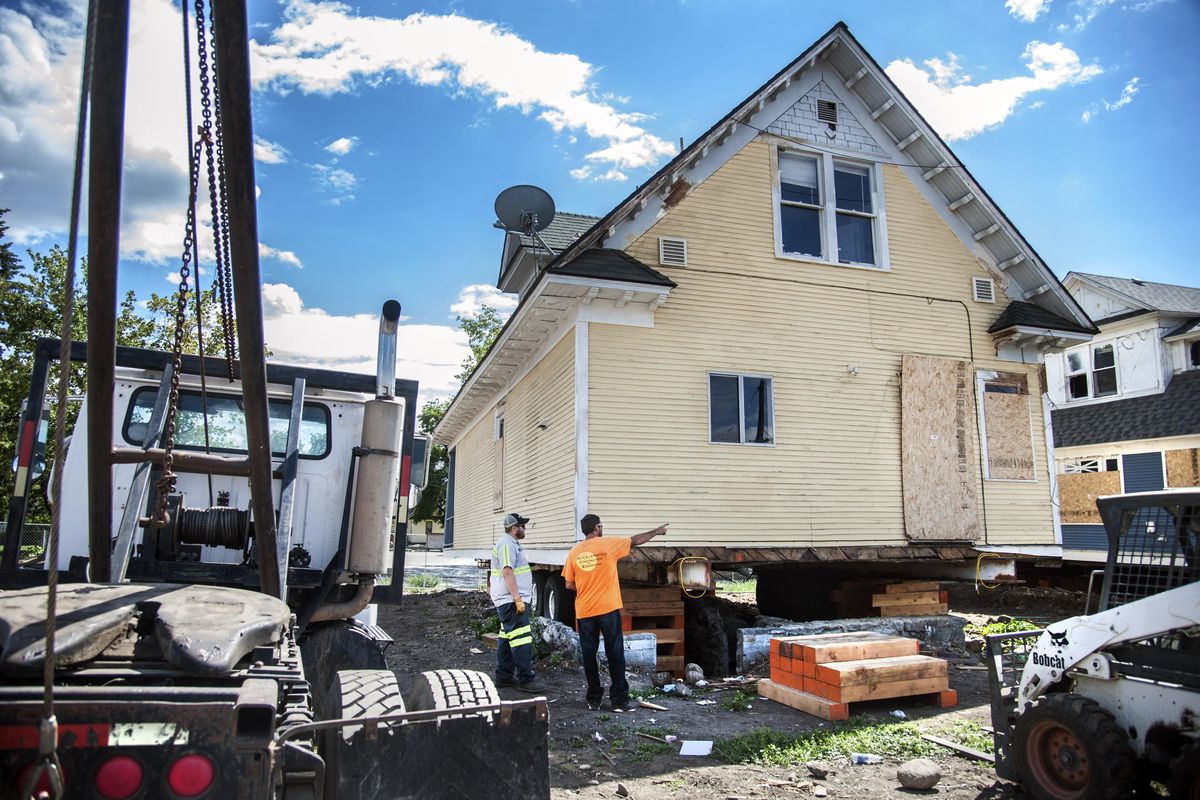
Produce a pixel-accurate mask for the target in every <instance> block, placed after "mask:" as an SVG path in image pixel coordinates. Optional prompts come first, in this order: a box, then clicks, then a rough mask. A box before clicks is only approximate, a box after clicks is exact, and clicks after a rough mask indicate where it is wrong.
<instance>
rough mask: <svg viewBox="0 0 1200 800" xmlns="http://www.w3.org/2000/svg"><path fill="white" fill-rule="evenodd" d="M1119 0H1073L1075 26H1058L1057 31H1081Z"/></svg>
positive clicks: (1064, 24)
mask: <svg viewBox="0 0 1200 800" xmlns="http://www.w3.org/2000/svg"><path fill="white" fill-rule="evenodd" d="M1116 2H1117V0H1072V2H1071V8H1073V9H1074V10H1075V13H1074V15H1073V19H1074V22H1075V24H1074V25H1067V24H1066V23H1063V24H1060V25H1058V26H1057V28H1056V30H1058V31H1059V32H1060V33H1064V32H1066V31H1070V30H1075V31H1081V30H1083V29H1084V28H1086V27H1087V26H1088V24H1089V23H1090V22H1091V21H1092V20H1094V19H1095V18H1096V17H1097V16H1098V15H1099V14H1100V12H1101V11H1103V10H1104V9H1106V8H1108V7H1109V6H1111V5H1113V4H1114V3H1116ZM1139 10H1141V9H1139Z"/></svg>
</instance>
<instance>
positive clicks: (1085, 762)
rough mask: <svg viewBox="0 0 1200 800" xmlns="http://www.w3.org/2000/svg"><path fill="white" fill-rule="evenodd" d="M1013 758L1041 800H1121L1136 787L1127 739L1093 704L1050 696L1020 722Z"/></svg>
mask: <svg viewBox="0 0 1200 800" xmlns="http://www.w3.org/2000/svg"><path fill="white" fill-rule="evenodd" d="M1013 758H1014V760H1015V761H1016V764H1017V772H1018V774H1020V776H1021V782H1022V783H1023V784H1024V785H1025V789H1026V790H1027V791H1028V792H1029V793H1030V794H1031V795H1033V796H1034V797H1035V798H1038V800H1118V798H1124V797H1129V796H1130V795H1131V794H1132V793H1133V789H1134V786H1135V784H1136V782H1137V768H1136V758H1135V756H1134V753H1133V748H1132V747H1131V746H1130V744H1129V736H1128V735H1127V734H1126V733H1125V731H1123V730H1121V728H1119V727H1118V726H1117V723H1116V720H1114V719H1113V716H1112V714H1110V713H1108V712H1107V711H1105V710H1104V709H1103V708H1101V707H1100V704H1099V703H1097V702H1096V701H1095V700H1091V699H1089V698H1087V697H1082V696H1081V695H1077V694H1048V695H1043V696H1042V697H1040V698H1038V700H1037V701H1036V702H1035V703H1034V704H1033V705H1032V706H1030V707H1029V708H1028V709H1027V710H1026V711H1025V713H1024V714H1021V716H1019V717H1017V724H1016V726H1015V727H1014V730H1013Z"/></svg>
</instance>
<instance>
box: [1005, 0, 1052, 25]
mask: <svg viewBox="0 0 1200 800" xmlns="http://www.w3.org/2000/svg"><path fill="white" fill-rule="evenodd" d="M1004 7H1005V8H1007V9H1008V13H1009V14H1012V15H1013V16H1014V17H1016V18H1017V19H1021V20H1024V21H1025V22H1033V21H1034V20H1035V19H1037V18H1038V17H1040V16H1041V15H1042V14H1045V13H1046V12H1047V11H1049V10H1050V0H1007V2H1005V3H1004Z"/></svg>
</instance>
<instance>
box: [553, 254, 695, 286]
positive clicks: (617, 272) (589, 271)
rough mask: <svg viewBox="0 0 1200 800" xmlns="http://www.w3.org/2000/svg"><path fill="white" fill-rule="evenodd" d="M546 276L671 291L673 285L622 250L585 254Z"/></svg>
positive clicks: (665, 277)
mask: <svg viewBox="0 0 1200 800" xmlns="http://www.w3.org/2000/svg"><path fill="white" fill-rule="evenodd" d="M547 272H549V273H551V274H553V275H576V276H578V277H581V278H602V279H605V280H613V281H625V282H627V283H645V284H648V285H650V286H670V287H671V288H675V282H674V281H673V280H671V279H670V278H668V277H667V276H666V275H663V274H662V273H661V272H658V271H657V270H653V269H651V268H650V267H647V266H646V265H645V264H643V263H642V262H640V261H638V260H637V259H636V258H634V257H633V256H631V255H629V254H628V253H626V252H625V251H623V250H613V249H612V248H608V247H594V248H592V249H590V250H585V251H583V252H582V253H580V254H579V256H578V257H577V258H575V259H572V260H571V261H568V262H567V263H566V264H565V265H564V266H561V267H551V268H550V269H548V270H547Z"/></svg>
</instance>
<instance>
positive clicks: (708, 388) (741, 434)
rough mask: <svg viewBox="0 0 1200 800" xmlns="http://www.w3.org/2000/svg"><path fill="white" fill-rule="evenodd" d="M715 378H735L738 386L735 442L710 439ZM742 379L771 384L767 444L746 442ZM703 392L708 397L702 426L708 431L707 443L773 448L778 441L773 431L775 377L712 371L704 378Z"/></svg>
mask: <svg viewBox="0 0 1200 800" xmlns="http://www.w3.org/2000/svg"><path fill="white" fill-rule="evenodd" d="M714 377H717V378H737V386H738V439H739V441H736V442H714V441H713V438H712V411H713V408H712V402H713V397H712V379H713V378H714ZM744 378H758V379H766V380H769V381H770V382H771V420H770V426H771V441H769V442H747V441H745V438H746V397H745V394H746V393H745V384H744V383H743V379H744ZM704 391H705V393H706V394H707V395H708V416H707V417H706V419H705V420H704V425H705V427H706V428H707V429H708V443H709V444H716V445H729V446H732V447H774V446H775V443H776V442H777V441H778V440H779V432H778V431H777V430H776V429H775V376H774V375H768V374H766V373H758V372H728V371H724V370H712V371H710V372H709V373H708V374H707V375H705V377H704Z"/></svg>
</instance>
